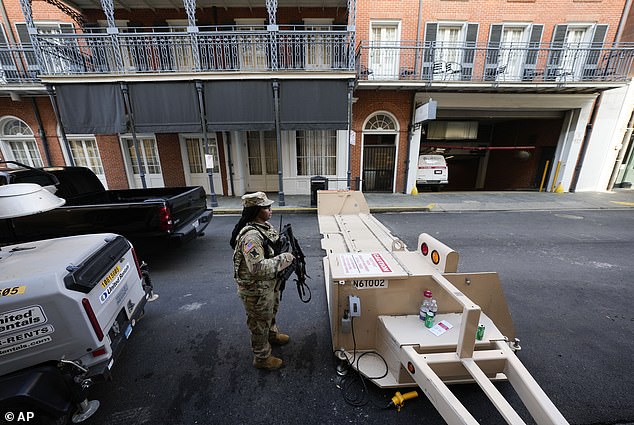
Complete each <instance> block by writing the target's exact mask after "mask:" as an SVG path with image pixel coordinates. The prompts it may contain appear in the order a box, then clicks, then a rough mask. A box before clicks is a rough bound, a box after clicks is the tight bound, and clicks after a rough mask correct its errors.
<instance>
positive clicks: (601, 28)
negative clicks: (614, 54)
mask: <svg viewBox="0 0 634 425" xmlns="http://www.w3.org/2000/svg"><path fill="white" fill-rule="evenodd" d="M607 32H608V26H607V25H596V26H595V28H594V34H593V35H592V43H591V44H590V49H588V57H587V59H586V63H585V64H584V66H583V72H582V74H581V78H582V79H583V80H591V79H593V78H594V76H595V75H596V74H597V68H598V66H597V65H599V57H600V56H601V50H602V49H603V42H604V41H605V35H606V34H607Z"/></svg>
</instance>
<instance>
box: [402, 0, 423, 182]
mask: <svg viewBox="0 0 634 425" xmlns="http://www.w3.org/2000/svg"><path fill="white" fill-rule="evenodd" d="M422 21H423V0H418V23H417V24H416V48H415V50H414V52H415V53H414V75H416V70H417V69H418V60H419V55H420V53H421V52H422V50H419V49H418V43H420V28H421V23H422ZM405 190H407V187H406V188H405Z"/></svg>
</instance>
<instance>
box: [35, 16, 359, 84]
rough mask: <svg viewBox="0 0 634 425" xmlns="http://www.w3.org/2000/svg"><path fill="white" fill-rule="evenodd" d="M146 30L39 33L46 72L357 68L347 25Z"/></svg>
mask: <svg viewBox="0 0 634 425" xmlns="http://www.w3.org/2000/svg"><path fill="white" fill-rule="evenodd" d="M148 30H149V31H148V32H141V31H135V30H128V31H126V32H121V33H118V34H103V33H83V34H38V35H36V36H35V37H37V39H38V45H39V46H40V50H41V56H42V57H41V58H39V59H40V64H41V66H42V74H44V75H76V74H94V73H97V74H100V73H101V74H103V73H109V74H130V73H150V72H151V73H174V72H227V71H236V72H266V71H280V70H282V71H285V70H300V71H333V72H340V71H354V64H353V63H350V56H349V40H350V36H351V33H350V32H348V31H345V30H310V29H300V30H298V29H297V28H295V27H293V28H288V29H286V28H283V29H280V30H278V31H268V30H266V29H263V30H248V31H247V30H240V29H234V30H227V28H221V27H213V28H201V31H199V32H196V33H188V32H176V31H172V32H165V31H164V32H158V31H155V30H154V29H148ZM273 32H275V34H274V35H273V34H272V33H273ZM273 49H276V50H273ZM272 52H274V53H276V55H272ZM274 56H276V57H277V62H278V63H277V68H276V67H275V64H274V63H273V62H274V61H273V60H272V59H273V57H274ZM118 59H120V60H118Z"/></svg>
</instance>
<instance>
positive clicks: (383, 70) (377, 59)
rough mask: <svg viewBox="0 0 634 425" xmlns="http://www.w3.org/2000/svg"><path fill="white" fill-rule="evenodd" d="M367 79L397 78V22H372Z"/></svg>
mask: <svg viewBox="0 0 634 425" xmlns="http://www.w3.org/2000/svg"><path fill="white" fill-rule="evenodd" d="M371 26H372V30H371V32H370V37H371V38H370V59H369V63H368V68H369V69H368V71H369V72H370V73H369V74H368V79H376V80H395V79H398V64H399V49H398V24H376V23H372V24H371Z"/></svg>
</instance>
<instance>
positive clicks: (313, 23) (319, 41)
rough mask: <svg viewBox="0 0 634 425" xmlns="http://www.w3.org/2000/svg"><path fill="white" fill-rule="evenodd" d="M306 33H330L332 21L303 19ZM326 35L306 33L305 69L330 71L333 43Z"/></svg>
mask: <svg viewBox="0 0 634 425" xmlns="http://www.w3.org/2000/svg"><path fill="white" fill-rule="evenodd" d="M304 24H306V31H332V27H331V25H332V19H304ZM331 40H332V38H331V36H328V35H327V33H321V34H320V33H319V32H317V33H315V32H311V33H307V40H306V69H330V67H331V66H332V49H333V42H332V41H331Z"/></svg>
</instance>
